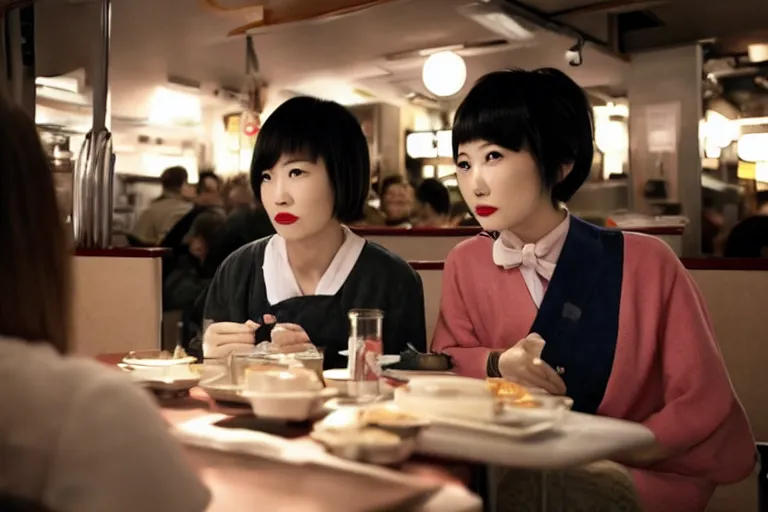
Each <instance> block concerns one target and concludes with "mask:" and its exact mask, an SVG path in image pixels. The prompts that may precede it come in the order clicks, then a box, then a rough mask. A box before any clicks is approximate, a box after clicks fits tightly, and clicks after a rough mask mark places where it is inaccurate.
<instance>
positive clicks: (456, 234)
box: [352, 227, 683, 261]
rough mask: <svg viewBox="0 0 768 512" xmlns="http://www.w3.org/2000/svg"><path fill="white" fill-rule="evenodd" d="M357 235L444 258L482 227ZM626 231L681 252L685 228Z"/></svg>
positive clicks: (405, 252) (414, 257)
mask: <svg viewBox="0 0 768 512" xmlns="http://www.w3.org/2000/svg"><path fill="white" fill-rule="evenodd" d="M352 229H353V231H354V232H355V233H357V234H358V235H360V236H362V237H365V238H367V239H368V240H370V241H371V242H375V243H377V244H379V245H381V246H382V247H384V248H386V249H389V250H390V251H392V252H393V253H395V254H397V255H398V256H400V257H401V258H403V259H404V260H406V261H441V260H444V259H445V257H446V256H447V255H448V253H449V252H450V251H451V249H453V248H454V247H455V246H456V245H457V244H458V243H459V242H461V241H462V240H466V239H467V238H471V237H473V236H475V235H477V234H478V233H480V228H479V227H459V228H385V227H356V228H352ZM626 231H632V232H635V233H645V234H649V235H653V236H657V237H659V238H660V239H662V240H664V242H666V243H667V245H669V246H670V247H671V248H672V250H673V251H675V254H677V255H678V256H679V255H681V254H682V252H681V251H682V246H683V242H682V240H683V228H681V227H653V228H632V229H627V230H626Z"/></svg>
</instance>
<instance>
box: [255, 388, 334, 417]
mask: <svg viewBox="0 0 768 512" xmlns="http://www.w3.org/2000/svg"><path fill="white" fill-rule="evenodd" d="M338 393H339V392H338V390H337V389H334V388H323V389H320V390H316V391H295V392H288V393H264V392H258V391H243V392H242V393H241V394H242V396H243V397H244V398H246V399H247V400H248V401H249V402H250V404H251V408H252V409H253V413H254V414H255V415H256V416H260V417H263V418H273V419H279V420H286V421H306V420H308V419H311V418H314V417H316V416H317V415H318V414H319V413H320V412H322V410H323V404H324V403H325V401H326V400H328V399H330V398H333V397H334V396H336V395H338Z"/></svg>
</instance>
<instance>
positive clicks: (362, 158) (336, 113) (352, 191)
mask: <svg viewBox="0 0 768 512" xmlns="http://www.w3.org/2000/svg"><path fill="white" fill-rule="evenodd" d="M283 155H301V156H302V157H304V158H307V159H308V160H310V161H313V162H317V161H318V160H319V159H320V158H322V160H323V162H324V163H325V167H326V169H328V177H329V179H330V182H331V188H332V189H333V194H334V205H333V216H334V218H336V219H337V220H338V221H339V222H342V223H349V222H354V221H357V220H359V219H360V218H362V216H363V207H364V206H365V202H366V200H367V199H368V192H369V189H370V187H371V163H370V162H371V160H370V156H369V155H368V142H367V140H366V138H365V135H364V134H363V130H362V128H361V127H360V123H359V122H358V120H357V119H356V118H355V116H354V115H352V113H351V112H350V111H349V110H347V109H346V108H344V107H343V106H341V105H339V104H338V103H335V102H333V101H326V100H322V99H318V98H312V97H309V96H297V97H295V98H291V99H289V100H287V101H286V102H284V103H283V104H281V105H280V106H279V107H278V108H277V109H276V110H275V111H274V112H273V113H272V114H271V115H270V116H269V117H268V118H267V120H266V121H265V122H264V126H263V127H262V128H261V131H260V132H259V134H258V136H257V138H256V147H255V148H254V149H253V159H252V160H251V186H252V187H253V193H254V195H255V196H256V198H257V199H258V200H259V201H261V174H262V173H263V172H264V171H266V170H269V169H272V168H273V167H274V166H275V164H277V162H278V161H279V160H280V158H281V157H282V156H283Z"/></svg>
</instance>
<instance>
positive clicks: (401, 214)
mask: <svg viewBox="0 0 768 512" xmlns="http://www.w3.org/2000/svg"><path fill="white" fill-rule="evenodd" d="M380 196H381V211H382V213H383V214H384V217H385V219H386V221H385V222H386V225H387V226H390V227H410V225H411V224H410V217H411V210H412V208H413V189H412V188H411V185H410V184H409V183H408V182H407V181H406V180H405V178H403V177H402V176H400V175H399V174H398V175H393V176H387V177H386V178H384V180H383V181H382V182H381V190H380Z"/></svg>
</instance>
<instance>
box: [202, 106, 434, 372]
mask: <svg viewBox="0 0 768 512" xmlns="http://www.w3.org/2000/svg"><path fill="white" fill-rule="evenodd" d="M251 184H252V186H253V191H254V193H255V195H256V197H257V198H259V200H260V201H261V203H262V204H263V205H264V208H265V209H266V211H267V213H268V214H269V217H270V219H271V221H272V224H273V225H274V227H275V230H276V231H277V234H276V235H273V236H270V237H267V238H264V239H261V240H258V241H256V242H253V243H251V244H249V245H246V246H245V247H242V248H241V249H239V250H238V251H237V252H235V253H233V254H232V255H231V256H230V257H229V258H228V259H227V260H226V261H225V262H224V263H223V264H222V266H221V268H219V270H218V272H217V273H216V277H215V278H214V280H213V283H212V284H211V287H210V289H209V292H208V299H207V302H206V307H205V315H204V318H205V325H206V328H205V332H204V336H203V352H204V355H205V357H206V358H218V357H223V356H226V355H227V354H230V353H232V352H237V353H248V352H251V351H253V349H254V344H255V343H258V342H261V341H271V342H272V346H271V348H272V350H275V351H279V352H298V351H302V350H305V349H306V348H307V347H308V346H309V345H310V344H313V345H315V346H317V347H318V348H321V349H324V355H325V361H324V364H325V367H326V368H338V367H343V366H345V365H346V359H345V358H344V357H341V356H340V355H339V354H338V352H339V351H340V350H343V349H346V348H347V338H348V337H349V322H348V319H347V313H348V311H349V310H351V309H358V308H362V309H380V310H382V311H383V312H384V326H383V336H384V352H385V353H388V354H398V353H400V352H401V351H402V350H404V349H405V347H406V344H407V343H412V344H414V345H415V346H416V347H419V348H421V349H424V348H425V346H426V328H425V325H424V298H423V290H422V284H421V279H420V277H419V275H418V274H417V273H416V272H414V270H413V269H411V267H410V266H409V265H408V264H407V263H406V262H405V261H403V260H402V259H400V258H398V257H397V256H395V255H394V254H391V253H390V252H388V251H387V250H386V249H384V248H382V247H380V246H378V245H376V244H373V243H371V242H367V241H366V240H365V239H363V238H361V237H359V236H357V235H355V234H354V233H352V231H350V230H349V229H348V228H347V227H346V226H345V224H346V223H351V222H353V221H356V220H358V219H359V218H361V217H362V215H363V207H364V206H365V202H366V198H367V196H368V192H369V188H370V158H369V156H368V144H367V141H366V139H365V136H364V135H363V131H362V129H361V127H360V124H359V123H358V121H357V119H355V117H354V116H353V115H352V114H351V113H350V112H349V111H348V110H347V109H345V108H344V107H343V106H341V105H339V104H337V103H334V102H330V101H325V100H321V99H317V98H311V97H297V98H292V99H290V100H288V101H286V102H285V103H283V104H282V105H280V107H278V108H277V110H275V111H274V113H272V115H270V116H269V118H267V120H266V122H265V123H264V126H263V128H262V130H261V132H260V133H259V135H258V138H257V140H256V147H255V148H254V151H253V161H252V163H251Z"/></svg>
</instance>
